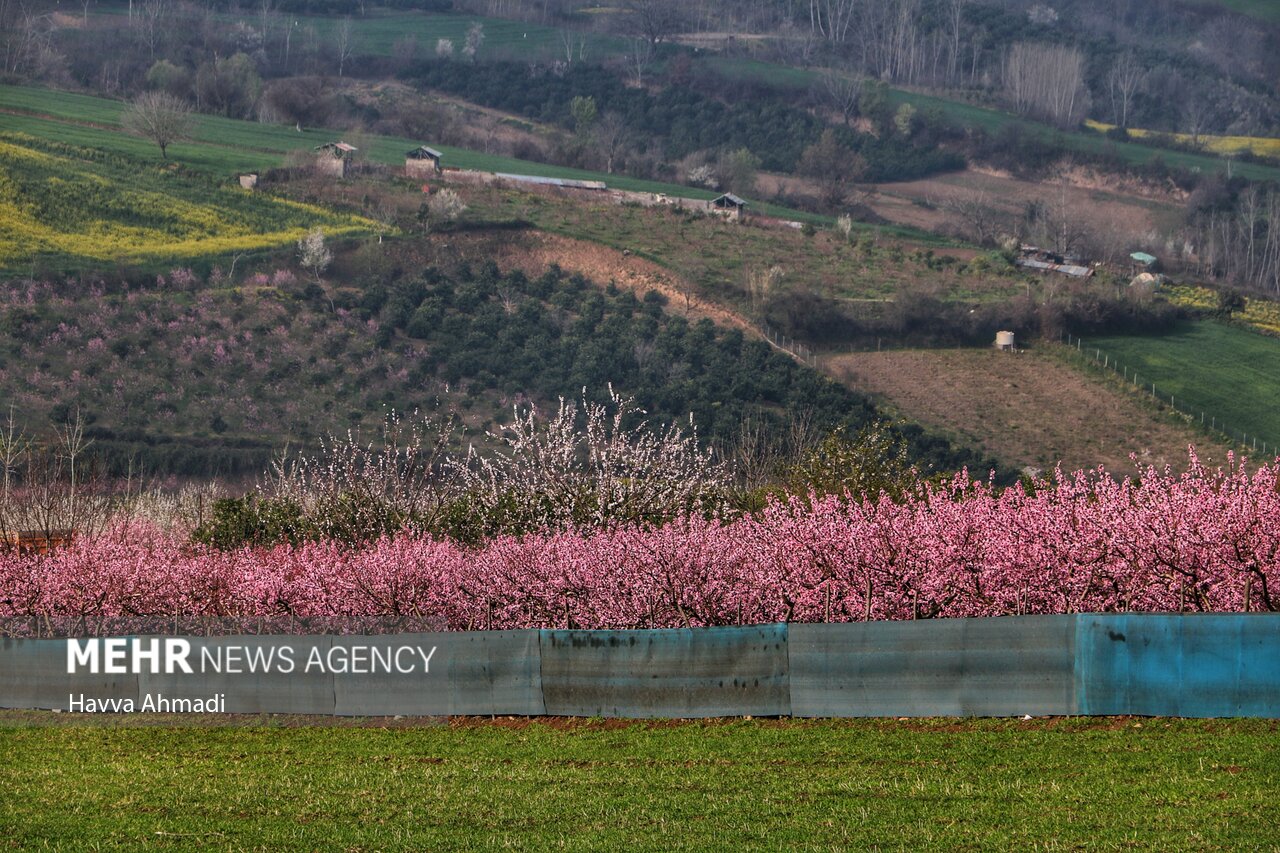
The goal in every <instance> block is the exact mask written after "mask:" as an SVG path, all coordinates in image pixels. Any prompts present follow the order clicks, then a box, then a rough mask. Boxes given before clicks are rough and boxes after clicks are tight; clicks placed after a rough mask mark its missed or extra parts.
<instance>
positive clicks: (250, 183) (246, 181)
mask: <svg viewBox="0 0 1280 853" xmlns="http://www.w3.org/2000/svg"><path fill="white" fill-rule="evenodd" d="M240 186H242V187H244V188H245V189H247V190H251V189H253V188H255V187H256V186H258V176H257V175H255V174H252V173H250V174H248V175H241V176H240Z"/></svg>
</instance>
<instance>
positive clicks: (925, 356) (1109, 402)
mask: <svg viewBox="0 0 1280 853" xmlns="http://www.w3.org/2000/svg"><path fill="white" fill-rule="evenodd" d="M823 367H824V369H825V370H826V371H827V372H829V373H830V374H831V375H833V376H835V377H837V378H838V379H840V380H841V381H843V382H846V383H848V384H850V385H852V386H854V387H858V388H864V389H866V390H867V391H869V392H871V393H872V394H873V395H874V396H875V398H876V399H877V400H880V401H882V402H884V403H886V404H888V405H889V406H890V407H891V408H892V409H894V410H895V411H897V412H900V413H901V414H902V415H903V416H905V417H908V418H911V419H913V420H917V421H919V422H920V423H922V424H926V425H927V426H929V427H930V428H933V429H937V430H940V431H943V432H945V433H946V434H948V435H951V436H953V437H954V438H955V439H956V440H958V441H960V442H961V443H963V444H965V445H968V446H972V447H977V448H981V450H982V451H983V452H986V453H990V454H992V455H993V456H996V457H998V458H1000V459H1004V460H1007V461H1008V463H1009V464H1011V465H1016V466H1018V467H1020V468H1028V467H1029V468H1035V469H1037V470H1040V471H1042V472H1047V471H1051V470H1052V469H1053V468H1054V466H1055V465H1057V464H1058V463H1059V462H1061V463H1062V466H1063V468H1064V469H1065V470H1067V471H1073V470H1077V469H1080V468H1092V467H1096V466H1098V465H1105V466H1106V467H1107V469H1108V470H1110V471H1114V472H1127V471H1130V470H1132V468H1133V464H1132V463H1131V462H1130V460H1129V455H1130V454H1135V455H1136V456H1137V457H1138V462H1139V463H1140V464H1142V465H1148V464H1150V465H1156V466H1164V465H1172V466H1173V467H1174V468H1175V469H1182V468H1185V467H1186V464H1187V446H1188V445H1192V444H1194V445H1195V446H1196V448H1197V450H1198V452H1199V454H1200V458H1201V459H1202V460H1204V461H1212V462H1214V463H1223V462H1225V459H1226V451H1227V449H1228V447H1227V445H1226V444H1225V443H1224V442H1223V440H1222V438H1221V437H1220V436H1215V435H1211V434H1206V433H1204V432H1201V431H1200V430H1197V429H1193V428H1192V427H1190V426H1189V425H1188V424H1186V423H1185V422H1184V421H1180V420H1178V419H1176V418H1174V417H1171V416H1168V415H1166V414H1162V413H1160V412H1158V411H1156V410H1155V409H1154V408H1152V407H1151V406H1150V405H1148V404H1146V403H1145V402H1144V401H1143V400H1142V399H1140V398H1139V397H1138V396H1137V395H1128V394H1124V393H1122V392H1120V391H1119V390H1118V389H1117V387H1116V386H1115V385H1113V384H1111V383H1107V382H1105V381H1102V380H1100V379H1098V378H1095V377H1090V376H1087V375H1084V374H1082V373H1080V372H1079V371H1078V370H1077V369H1075V368H1073V367H1072V366H1071V365H1069V364H1067V363H1064V362H1063V361H1061V360H1058V359H1055V358H1053V357H1050V356H1048V355H1046V354H1044V353H1041V352H1037V351H1036V350H1035V349H1031V350H1028V351H1025V352H1020V353H1017V354H1010V353H1001V352H996V351H994V350H990V349H986V350H976V349H973V350H897V351H887V352H868V353H856V354H849V355H841V356H833V357H830V358H828V359H826V360H825V361H824V363H823Z"/></svg>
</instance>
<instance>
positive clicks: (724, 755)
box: [0, 712, 1280, 850]
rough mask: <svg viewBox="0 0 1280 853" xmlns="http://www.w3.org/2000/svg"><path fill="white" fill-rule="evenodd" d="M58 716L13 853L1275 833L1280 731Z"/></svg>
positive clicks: (32, 772) (15, 793) (1150, 844)
mask: <svg viewBox="0 0 1280 853" xmlns="http://www.w3.org/2000/svg"><path fill="white" fill-rule="evenodd" d="M50 718H51V715H47V714H16V713H13V712H10V714H9V716H8V717H7V720H8V723H7V727H5V728H0V787H2V788H3V790H4V792H5V796H4V797H3V798H0V832H2V833H3V838H4V845H5V847H6V849H42V850H43V849H67V850H73V849H74V850H83V849H106V848H111V849H121V848H127V849H135V848H146V849H164V850H196V849H221V850H249V849H252V850H259V849H261V850H316V849H327V850H426V849H490V848H507V847H514V848H516V849H551V848H564V849H570V850H610V849H613V850H617V849H624V848H625V849H642V850H677V849H693V850H713V849H722V850H723V849H753V850H757V849H758V850H780V849H937V850H942V849H963V850H990V849H1018V850H1025V849H1053V850H1058V849H1082V848H1089V849H1095V848H1100V849H1119V848H1135V849H1152V850H1169V849H1179V850H1210V849H1224V848H1237V849H1244V848H1261V847H1268V846H1270V845H1273V844H1274V843H1275V842H1276V822H1275V821H1276V808H1275V791H1276V789H1277V786H1278V785H1280V752H1278V751H1277V750H1276V749H1275V746H1276V738H1277V735H1276V724H1275V722H1274V721H1261V720H1258V721H1212V722H1208V721H1182V720H1161V719H1150V718H1147V719H1142V720H1136V719H1110V720H1108V719H1100V720H1051V721H1032V722H1026V723H1024V722H1020V721H997V720H988V721H957V720H933V721H913V722H893V721H836V722H813V723H792V722H773V721H747V722H743V721H738V722H727V723H705V724H703V723H683V724H674V725H672V724H669V723H653V724H643V723H636V724H627V723H617V722H612V721H597V722H590V721H578V722H565V721H559V722H554V723H550V724H548V723H542V722H532V723H529V724H527V725H526V724H525V723H524V721H499V722H498V723H496V724H489V723H477V722H474V721H473V722H467V723H462V722H455V723H453V724H451V725H430V724H428V725H425V726H422V727H416V728H399V727H396V728H381V727H379V728H365V727H358V726H357V727H352V726H350V725H349V724H348V725H326V726H323V727H301V728H285V727H273V726H271V725H270V724H268V725H265V726H264V725H245V724H240V725H233V726H225V727H208V728H198V727H180V728H168V727H138V726H136V725H130V726H128V727H122V725H121V724H120V723H108V724H107V725H95V724H93V723H92V722H90V723H78V724H74V725H57V726H53V727H44V726H41V727H28V726H26V725H24V723H25V722H28V721H36V720H41V721H44V720H49V719H50ZM55 719H63V720H65V719H67V717H66V715H60V717H59V718H55ZM81 719H82V718H81ZM374 725H379V726H381V725H383V724H379V723H374ZM390 725H393V726H403V725H404V723H390Z"/></svg>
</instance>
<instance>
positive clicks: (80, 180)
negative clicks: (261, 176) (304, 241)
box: [0, 133, 377, 268]
mask: <svg viewBox="0 0 1280 853" xmlns="http://www.w3.org/2000/svg"><path fill="white" fill-rule="evenodd" d="M317 226H318V227H321V228H323V229H324V230H325V232H326V233H327V234H328V235H329V236H339V235H354V234H362V233H367V232H370V231H372V230H374V229H375V228H376V227H377V226H376V223H374V222H371V221H369V220H367V219H362V218H360V217H356V216H350V215H345V214H338V213H333V212H331V211H326V210H323V209H321V208H318V207H313V206H310V205H304V204H298V203H296V202H292V201H286V200H283V199H277V198H272V197H270V196H267V195H262V194H254V193H249V192H246V191H244V190H241V189H240V188H238V187H232V186H228V185H223V184H218V183H215V182H213V181H211V180H210V179H209V178H207V177H206V176H204V175H200V174H193V173H191V172H189V171H186V170H184V169H182V168H181V167H180V166H177V165H174V164H167V165H164V166H152V165H144V164H140V163H139V162H137V161H136V160H133V159H130V158H127V157H123V156H118V155H108V154H103V153H102V152H100V151H96V150H93V149H86V148H77V147H73V146H70V145H64V144H59V143H56V142H48V141H45V140H40V139H37V138H35V137H31V136H26V135H23V134H14V133H8V134H3V135H0V268H2V267H5V266H12V265H15V264H21V263H25V262H27V261H30V260H32V259H33V258H35V257H39V258H45V259H48V258H55V259H57V260H59V261H73V262H74V261H85V260H88V261H91V262H104V261H105V262H111V261H152V260H163V259H168V258H174V259H179V258H182V259H185V258H192V257H200V256H207V255H216V254H227V253H231V252H241V251H251V250H255V249H264V248H270V247H274V246H282V245H288V244H289V243H291V242H293V241H296V240H297V239H298V238H299V237H300V236H302V235H303V234H305V233H306V232H307V231H308V230H310V229H312V228H314V227H317Z"/></svg>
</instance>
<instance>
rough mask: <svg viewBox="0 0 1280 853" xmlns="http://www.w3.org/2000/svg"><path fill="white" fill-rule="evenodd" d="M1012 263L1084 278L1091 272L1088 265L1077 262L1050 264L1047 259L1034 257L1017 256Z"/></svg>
mask: <svg viewBox="0 0 1280 853" xmlns="http://www.w3.org/2000/svg"><path fill="white" fill-rule="evenodd" d="M1014 263H1015V264H1017V265H1018V266H1020V267H1026V268H1027V269H1032V270H1044V271H1046V272H1060V273H1062V274H1064V275H1069V276H1074V277H1076V278H1085V277H1087V276H1088V275H1090V274H1091V273H1092V272H1093V270H1092V269H1090V268H1089V267H1082V266H1079V265H1077V264H1051V263H1049V262H1048V261H1037V260H1035V259H1034V258H1018V259H1017V260H1016V261H1014Z"/></svg>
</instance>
